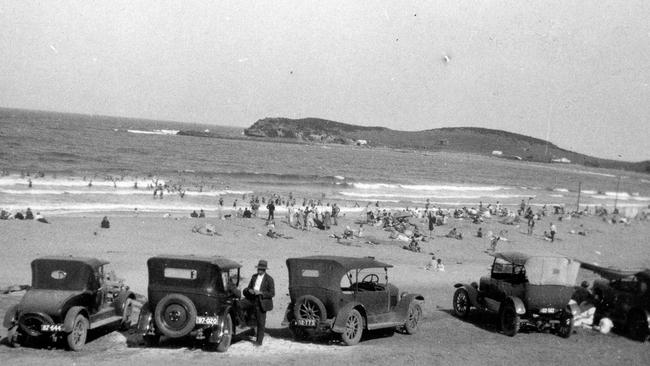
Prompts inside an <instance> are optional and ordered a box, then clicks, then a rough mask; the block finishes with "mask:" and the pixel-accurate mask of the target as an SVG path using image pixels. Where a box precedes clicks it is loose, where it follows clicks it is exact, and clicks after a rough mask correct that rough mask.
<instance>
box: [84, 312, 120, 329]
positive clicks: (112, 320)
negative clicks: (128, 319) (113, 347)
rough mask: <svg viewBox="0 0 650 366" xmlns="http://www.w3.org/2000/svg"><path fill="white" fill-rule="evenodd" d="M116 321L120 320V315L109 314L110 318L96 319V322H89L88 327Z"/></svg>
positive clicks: (97, 326) (96, 326)
mask: <svg viewBox="0 0 650 366" xmlns="http://www.w3.org/2000/svg"><path fill="white" fill-rule="evenodd" d="M118 321H122V317H121V316H118V315H115V316H111V317H110V318H106V319H102V320H99V321H96V322H94V323H92V324H90V329H95V328H99V327H103V326H104V325H106V324H111V323H115V322H118Z"/></svg>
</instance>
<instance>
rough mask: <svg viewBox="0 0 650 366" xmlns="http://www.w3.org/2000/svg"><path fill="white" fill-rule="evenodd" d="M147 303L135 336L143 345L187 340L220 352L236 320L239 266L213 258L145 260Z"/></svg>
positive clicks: (152, 258)
mask: <svg viewBox="0 0 650 366" xmlns="http://www.w3.org/2000/svg"><path fill="white" fill-rule="evenodd" d="M147 267H148V271H149V285H148V287H147V292H148V302H147V303H145V304H144V305H143V306H142V309H141V310H140V318H139V320H138V333H139V334H141V335H142V336H143V340H144V342H145V344H146V345H148V346H155V345H157V344H158V343H159V341H160V337H161V336H165V337H167V338H175V339H179V338H193V339H196V340H198V341H203V342H206V343H207V344H208V345H209V346H210V348H212V349H214V350H216V351H217V352H225V351H227V350H228V348H229V347H230V344H231V342H232V339H233V337H234V335H235V329H236V327H237V325H238V320H239V319H240V318H242V317H241V315H240V309H239V306H238V303H239V298H240V295H241V293H240V292H239V290H238V289H237V286H238V285H239V278H240V277H239V275H240V273H239V271H240V268H241V265H240V264H239V263H237V262H235V261H232V260H230V259H227V258H224V257H218V256H211V257H209V256H194V255H159V256H155V257H151V258H149V259H148V260H147Z"/></svg>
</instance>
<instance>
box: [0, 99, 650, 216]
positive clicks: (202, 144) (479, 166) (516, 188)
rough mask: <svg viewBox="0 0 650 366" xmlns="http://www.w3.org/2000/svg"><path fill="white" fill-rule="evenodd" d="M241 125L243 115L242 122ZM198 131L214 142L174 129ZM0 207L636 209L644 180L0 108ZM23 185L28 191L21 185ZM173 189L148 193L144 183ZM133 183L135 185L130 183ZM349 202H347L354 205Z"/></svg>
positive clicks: (59, 210) (647, 192)
mask: <svg viewBox="0 0 650 366" xmlns="http://www.w3.org/2000/svg"><path fill="white" fill-rule="evenodd" d="M251 123H252V122H251ZM179 130H198V131H204V130H210V132H212V133H216V134H218V135H219V136H223V138H205V137H193V136H183V135H177V134H176V132H177V131H179ZM0 170H2V175H1V176H0V208H3V209H5V210H9V211H12V212H14V211H17V210H25V209H26V208H27V207H31V208H32V210H33V211H40V212H42V213H43V214H49V215H102V214H104V213H112V214H125V213H126V214H131V213H132V212H134V211H138V212H150V213H161V214H162V213H187V212H191V211H192V210H199V209H204V210H205V211H206V212H208V213H210V212H214V211H217V210H220V208H219V199H220V198H222V199H223V200H224V208H223V209H221V210H232V209H233V204H234V203H235V200H237V206H238V207H242V206H243V205H245V202H246V201H247V200H248V199H249V198H250V196H251V195H260V196H265V197H269V196H271V195H273V194H279V195H280V196H283V197H287V196H289V195H290V194H291V195H292V196H293V197H295V198H296V201H297V204H298V205H302V203H303V201H304V200H309V199H313V200H321V201H322V202H323V204H325V203H326V202H330V203H333V202H337V203H339V205H341V206H342V207H343V210H344V211H346V210H348V211H354V210H357V209H362V208H363V207H365V206H367V205H369V204H370V205H372V206H373V207H374V206H376V205H379V206H380V207H399V208H404V207H409V208H416V207H420V208H421V207H423V206H424V205H425V203H426V202H427V200H429V202H430V203H431V205H441V206H445V207H463V206H466V207H478V206H479V204H480V203H481V202H482V203H483V205H487V204H488V203H492V204H495V203H496V202H497V201H499V202H500V203H501V204H502V205H506V206H507V205H511V206H514V205H518V204H519V203H520V202H521V200H525V201H526V202H530V203H531V204H533V205H537V206H542V205H544V204H547V205H555V204H560V205H565V206H566V207H567V208H569V209H575V207H576V204H577V201H578V188H579V187H580V191H581V193H580V205H581V206H582V207H584V206H585V205H588V206H592V207H593V206H600V205H604V206H606V207H608V208H609V209H612V208H613V207H614V205H615V204H616V205H617V207H621V208H628V209H633V210H636V209H641V208H647V207H648V205H649V204H650V176H649V175H647V174H642V173H634V172H627V171H617V170H606V169H598V168H588V167H584V166H579V165H571V164H543V163H532V162H522V161H512V160H505V159H500V158H498V157H491V156H479V155H471V154H461V153H449V152H435V153H434V152H426V151H416V150H408V149H400V150H397V149H388V148H369V147H357V146H342V145H323V144H300V143H278V142H266V141H257V140H250V139H247V138H245V137H244V136H243V129H242V128H234V127H222V126H213V125H200V124H191V123H180V122H164V121H150V120H137V119H126V118H115V117H104V116H89V115H75V114H64V113H54V112H37V111H24V110H16V109H0ZM30 181H31V187H30V183H29V182H30ZM156 182H158V183H162V182H164V183H166V184H167V185H168V186H176V187H181V190H183V191H184V192H185V194H184V195H183V196H181V194H180V193H179V192H178V191H170V192H165V194H164V196H163V198H162V199H160V198H159V197H156V198H154V196H153V185H155V183H156ZM136 185H137V188H136ZM357 206H358V208H357Z"/></svg>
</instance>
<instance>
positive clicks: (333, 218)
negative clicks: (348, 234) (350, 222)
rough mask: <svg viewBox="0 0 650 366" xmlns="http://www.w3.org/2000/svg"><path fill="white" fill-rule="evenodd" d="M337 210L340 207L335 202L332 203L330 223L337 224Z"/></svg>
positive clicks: (338, 210) (339, 210)
mask: <svg viewBox="0 0 650 366" xmlns="http://www.w3.org/2000/svg"><path fill="white" fill-rule="evenodd" d="M339 212H341V209H340V208H339V206H338V205H337V204H336V203H335V204H333V205H332V225H337V226H338V224H339V222H338V217H339Z"/></svg>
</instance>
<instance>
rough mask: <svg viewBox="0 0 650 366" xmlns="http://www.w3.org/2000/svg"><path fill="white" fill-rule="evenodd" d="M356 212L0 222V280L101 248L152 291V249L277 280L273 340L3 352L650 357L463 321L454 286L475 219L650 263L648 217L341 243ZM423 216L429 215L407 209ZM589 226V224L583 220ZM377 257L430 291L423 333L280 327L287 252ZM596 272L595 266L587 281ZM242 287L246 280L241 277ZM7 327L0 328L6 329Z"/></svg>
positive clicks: (379, 359)
mask: <svg viewBox="0 0 650 366" xmlns="http://www.w3.org/2000/svg"><path fill="white" fill-rule="evenodd" d="M360 218H361V216H360V215H359V214H357V213H352V212H348V213H347V215H346V217H344V218H342V220H340V222H339V225H338V226H333V227H332V229H331V230H325V231H321V230H314V231H301V230H296V229H293V228H291V227H290V226H289V225H288V224H287V223H285V222H282V221H281V220H277V219H276V228H275V231H277V232H279V233H282V234H284V235H286V236H290V237H292V239H284V238H279V239H272V238H269V237H267V236H266V235H264V234H265V233H266V231H267V230H268V229H267V227H266V226H265V222H264V220H263V219H261V218H252V219H243V218H230V219H225V220H222V219H219V218H215V217H209V216H208V217H207V218H205V219H192V218H190V217H189V213H188V215H187V216H183V217H178V216H177V217H174V216H172V217H167V218H163V217H160V215H148V216H147V215H140V216H137V217H136V216H133V217H129V216H123V217H114V218H110V219H111V228H110V229H100V227H99V221H100V220H99V219H98V218H97V217H95V216H94V215H93V217H56V216H55V217H50V218H49V220H50V222H51V223H50V224H42V223H39V222H35V221H18V220H9V221H0V232H2V236H1V238H0V245H1V247H2V248H3V249H4V254H3V256H2V259H1V260H0V261H1V263H0V288H1V287H5V286H10V285H16V284H29V283H30V282H31V270H30V265H29V264H30V262H31V260H33V259H35V258H37V257H39V256H43V255H76V256H92V257H98V258H103V259H106V260H108V261H110V262H111V265H112V268H113V269H115V271H116V273H117V274H118V276H120V277H122V278H124V279H126V281H127V283H128V284H129V285H130V286H131V288H132V289H133V290H134V291H136V292H138V293H141V294H144V295H146V288H147V272H146V260H147V259H148V258H149V257H151V256H154V255H157V254H194V255H221V256H225V257H228V258H230V259H233V260H235V261H237V262H239V263H241V264H242V266H243V267H242V275H243V276H244V278H243V280H242V284H240V285H243V286H245V284H246V283H247V281H248V279H249V278H250V276H251V275H252V274H253V273H254V265H255V264H256V263H257V261H258V260H259V259H267V260H268V261H269V267H270V269H269V273H270V274H271V275H272V276H273V277H274V278H275V282H276V297H275V299H274V303H275V309H274V310H273V311H272V312H271V313H269V315H268V320H267V333H268V336H267V341H266V342H265V344H264V346H263V347H261V348H254V347H253V346H252V343H251V342H249V341H247V340H241V341H239V342H236V343H234V344H233V345H232V346H231V348H230V349H229V350H228V352H227V353H225V354H214V353H210V352H206V351H202V350H201V349H194V348H192V347H191V345H187V344H165V343H163V346H162V347H160V348H151V349H145V348H140V347H130V346H129V345H127V336H129V335H128V333H118V332H112V333H109V334H108V335H103V336H100V337H99V338H97V339H94V340H92V341H91V342H90V343H89V344H88V345H87V347H86V349H84V350H83V351H82V352H80V353H71V352H67V351H64V350H62V349H52V350H41V349H12V348H10V347H8V346H6V345H1V346H0V358H2V359H4V360H7V361H9V363H12V364H19V363H20V364H33V363H42V362H43V360H44V358H47V363H48V364H49V363H52V364H70V363H71V362H74V363H80V364H89V363H93V364H104V363H106V364H114V363H116V362H120V363H123V364H135V363H141V362H142V361H143V360H146V361H147V362H150V361H162V362H165V363H167V362H172V360H173V361H174V362H177V363H180V364H185V363H187V364H189V363H192V364H204V363H205V364H207V363H213V362H215V361H216V360H219V362H223V363H226V364H258V363H260V362H262V361H264V362H266V363H269V364H283V365H292V364H296V365H298V364H330V363H332V362H336V363H341V364H362V365H366V364H367V365H371V364H372V365H374V364H395V363H399V364H403V363H407V362H408V363H414V364H450V365H451V364H495V365H496V364H503V363H506V364H509V363H514V362H518V363H525V364H532V365H535V364H540V365H541V364H564V363H570V362H574V361H572V360H577V359H580V360H581V363H583V364H602V365H611V364H637V365H638V364H647V363H648V362H649V361H650V352H648V344H639V343H636V342H634V341H631V340H628V339H627V338H625V337H622V336H619V335H616V334H613V333H612V334H608V335H601V334H599V333H597V332H595V331H592V330H588V329H578V330H577V331H576V334H574V335H573V336H572V337H571V338H570V339H568V340H565V339H562V338H560V337H557V336H555V335H552V334H540V333H535V332H530V333H526V332H523V333H521V334H518V335H517V336H516V337H514V338H509V337H506V336H504V335H502V334H499V333H498V332H497V331H496V329H495V326H494V323H495V322H494V319H492V318H491V317H489V316H481V315H476V316H473V317H471V318H470V321H469V322H464V321H462V320H460V319H458V318H456V317H454V316H453V315H451V298H452V294H453V290H454V289H453V284H454V283H458V282H471V281H477V280H478V279H479V277H480V276H481V275H484V274H485V273H487V270H488V268H489V265H490V264H491V257H489V256H488V255H487V254H486V253H485V250H486V249H487V248H488V246H489V240H488V239H487V238H477V237H475V233H476V231H477V229H478V228H479V227H482V228H483V231H484V232H486V233H487V232H488V231H493V232H495V233H498V232H500V231H501V230H507V233H505V237H506V238H507V239H508V240H507V241H502V242H500V243H499V246H498V248H497V250H523V251H526V250H540V249H542V250H550V251H553V252H557V253H561V254H565V255H567V256H571V257H574V258H577V259H580V260H584V261H590V262H597V263H600V264H602V265H614V266H621V267H625V268H637V267H649V266H650V246H648V243H647V238H648V237H650V224H649V223H648V222H647V221H636V220H635V221H632V223H631V225H622V224H616V225H612V224H608V223H605V222H604V221H603V220H602V219H601V218H599V217H581V218H572V219H571V220H568V221H567V220H562V221H558V219H557V216H553V215H551V216H548V217H544V218H542V220H540V221H538V222H537V225H536V232H535V234H534V235H533V236H528V235H526V225H525V223H523V224H522V225H520V226H513V225H504V224H501V223H499V222H498V219H496V218H492V219H488V220H487V221H486V222H485V223H483V224H480V225H479V224H472V223H471V222H470V221H469V220H457V219H451V220H450V222H449V223H448V224H447V225H444V226H438V227H436V229H435V231H434V234H433V240H428V241H426V242H422V243H421V247H422V253H414V252H410V251H407V250H404V249H402V248H401V246H402V245H404V244H405V243H404V242H400V241H391V240H389V239H388V232H386V231H383V230H382V229H380V228H378V227H372V226H367V225H366V226H364V229H365V235H366V236H371V237H375V238H381V239H385V240H384V241H382V244H379V245H377V244H368V243H365V241H364V239H363V238H360V239H354V240H351V241H350V242H349V243H347V244H339V243H337V242H336V239H334V238H331V237H330V235H331V234H341V233H342V232H343V229H344V228H345V226H346V225H350V226H351V227H352V228H353V229H356V228H358V225H356V224H355V223H354V222H355V221H357V220H359V219H360ZM412 220H414V221H415V222H417V223H418V224H421V225H422V227H425V226H424V221H423V220H422V221H420V220H418V219H412ZM551 221H553V222H555V224H556V225H557V227H558V240H557V241H556V242H554V243H550V242H548V241H545V240H543V238H542V236H541V232H542V231H543V230H545V229H547V228H548V226H549V223H550V222H551ZM202 223H210V224H213V225H215V226H216V228H217V232H218V233H219V234H220V235H215V236H205V235H201V234H197V233H193V232H192V227H193V226H194V225H196V224H202ZM580 225H582V226H580ZM452 227H456V228H458V230H459V231H460V232H462V233H463V234H464V239H463V240H456V239H450V238H445V237H444V234H446V233H447V232H448V231H449V230H450V229H451V228H452ZM578 228H580V229H582V230H586V232H587V235H586V236H581V235H576V234H571V233H570V231H571V230H576V231H577V230H578ZM428 253H435V254H436V256H437V257H439V258H442V259H443V262H444V264H445V266H446V271H445V272H433V271H428V270H425V269H424V267H425V265H426V264H427V263H428V260H429V258H430V255H429V254H428ZM317 254H328V255H342V256H374V257H376V258H377V259H379V260H382V261H386V262H388V263H391V264H393V265H394V266H395V267H394V268H392V269H391V271H390V272H389V280H390V281H391V282H393V283H394V284H396V285H398V286H399V287H400V290H402V291H409V292H419V293H422V294H423V295H424V297H425V299H426V303H425V306H424V318H423V320H422V322H421V324H420V332H419V333H418V334H416V335H411V336H409V335H405V334H399V333H397V334H395V335H394V336H392V337H386V336H383V335H380V334H369V335H368V336H367V337H366V338H367V339H366V340H364V341H363V342H362V343H361V344H359V345H358V346H355V347H344V346H340V345H338V344H337V343H336V342H332V341H331V340H329V341H328V340H320V341H314V342H309V343H297V342H294V341H292V339H291V337H290V334H289V332H288V330H287V329H286V328H283V327H282V326H281V321H282V318H283V315H284V310H285V309H286V306H287V304H288V302H289V296H288V279H287V269H286V263H285V261H286V259H287V258H290V257H299V256H307V255H317ZM583 278H585V279H593V278H594V277H593V275H592V274H590V273H589V272H582V270H581V273H580V278H579V280H580V279H583ZM240 287H241V286H240ZM22 294H23V292H16V293H10V294H5V295H0V313H3V314H4V312H5V311H6V310H7V308H8V307H9V306H11V305H12V304H14V303H17V302H18V301H19V300H20V297H21V296H22ZM5 335H6V329H1V330H0V337H4V336H5Z"/></svg>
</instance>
